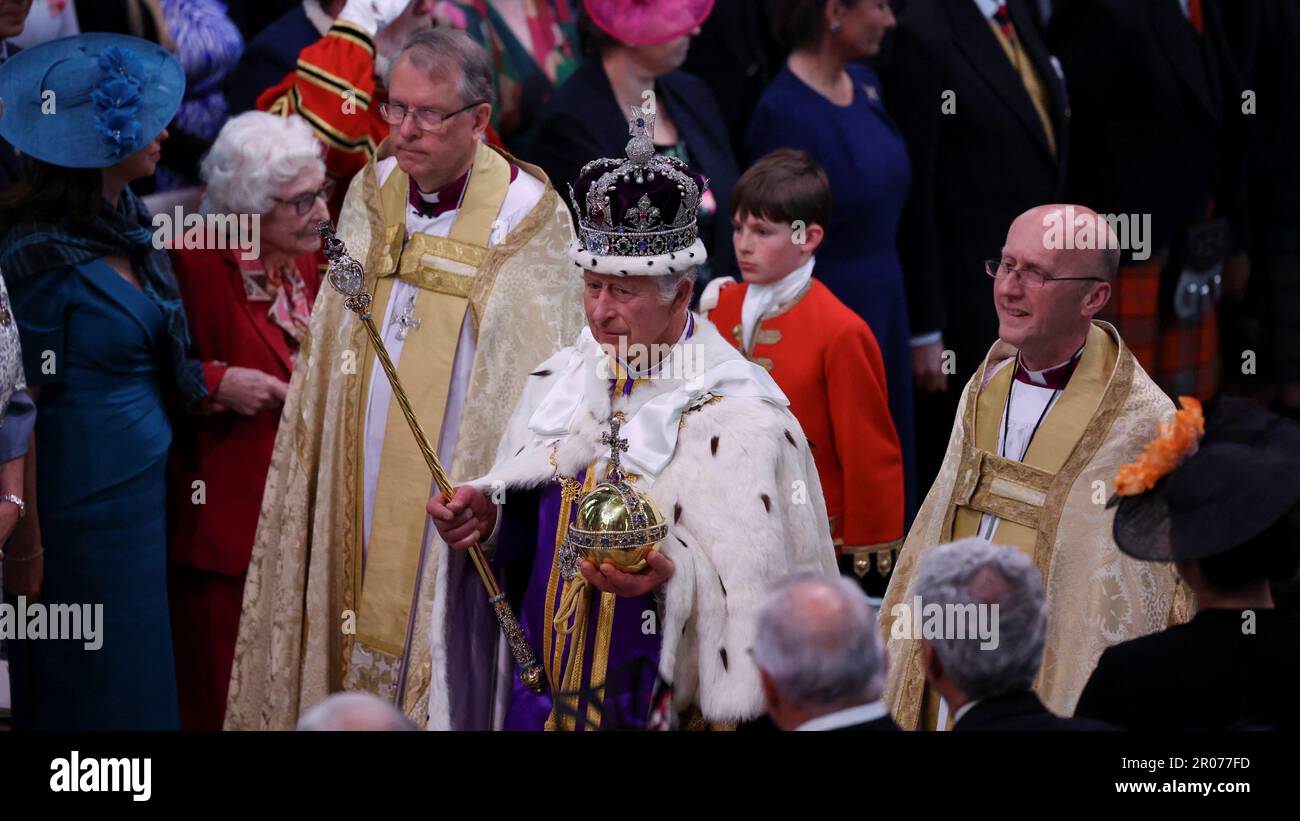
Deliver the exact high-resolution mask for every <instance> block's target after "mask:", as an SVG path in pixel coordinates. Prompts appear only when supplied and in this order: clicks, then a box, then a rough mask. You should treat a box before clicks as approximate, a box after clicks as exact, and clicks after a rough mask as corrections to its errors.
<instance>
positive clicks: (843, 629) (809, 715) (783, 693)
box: [750, 574, 898, 731]
mask: <svg viewBox="0 0 1300 821" xmlns="http://www.w3.org/2000/svg"><path fill="white" fill-rule="evenodd" d="M750 655H751V656H752V657H753V659H754V664H755V666H757V667H758V677H759V680H760V681H761V683H762V685H763V696H764V699H765V700H766V702H767V717H768V718H769V719H770V720H771V722H772V723H773V724H775V725H776V726H777V727H779V728H780V729H782V730H845V731H894V730H897V729H898V725H897V724H895V723H894V720H893V718H891V717H890V715H889V711H888V710H887V709H886V708H885V704H884V702H883V701H882V700H881V695H882V694H883V692H884V688H885V651H884V647H883V645H882V643H881V641H880V636H879V635H878V634H877V632H876V612H875V609H874V608H873V607H872V606H871V605H870V603H868V601H867V597H866V594H864V593H863V592H862V589H861V588H860V587H858V585H857V584H856V583H854V582H852V581H849V580H848V579H844V578H840V577H834V576H831V577H827V576H821V575H811V574H808V575H799V576H795V577H793V578H791V579H788V580H787V581H786V582H785V583H783V584H782V585H780V586H778V587H777V589H776V590H774V591H773V592H772V593H771V594H769V596H768V599H767V602H766V603H764V605H763V608H762V610H760V611H759V614H758V628H757V632H756V633H755V636H754V646H753V648H752V649H751V650H750Z"/></svg>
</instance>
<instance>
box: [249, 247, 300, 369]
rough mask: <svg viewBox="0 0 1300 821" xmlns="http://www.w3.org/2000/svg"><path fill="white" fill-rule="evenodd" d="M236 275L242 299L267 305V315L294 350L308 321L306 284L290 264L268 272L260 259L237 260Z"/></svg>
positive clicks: (291, 263) (295, 267) (295, 268)
mask: <svg viewBox="0 0 1300 821" xmlns="http://www.w3.org/2000/svg"><path fill="white" fill-rule="evenodd" d="M238 262H239V275H240V276H241V277H242V278H243V280H244V296H245V297H246V298H247V299H248V301H249V302H269V303H271V308H270V310H269V311H267V316H269V317H270V318H271V321H272V322H274V323H275V324H276V325H278V326H279V327H280V329H281V330H282V331H284V333H285V335H286V336H287V337H289V340H290V342H289V344H290V346H291V347H293V348H294V349H295V350H296V349H297V348H298V345H299V344H301V343H302V337H303V334H305V333H307V325H308V323H309V322H310V321H311V306H310V305H308V304H307V285H306V283H304V282H303V280H302V274H300V273H298V268H297V266H295V265H294V264H293V262H286V263H284V264H282V265H277V266H275V267H274V268H272V269H270V270H267V268H266V266H265V265H264V264H263V262H262V261H261V260H260V259H250V260H244V259H242V258H239V259H238Z"/></svg>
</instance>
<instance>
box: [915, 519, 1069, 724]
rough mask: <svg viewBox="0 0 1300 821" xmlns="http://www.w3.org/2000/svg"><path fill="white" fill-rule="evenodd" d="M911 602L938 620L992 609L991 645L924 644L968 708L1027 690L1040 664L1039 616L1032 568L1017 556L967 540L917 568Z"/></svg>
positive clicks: (949, 639)
mask: <svg viewBox="0 0 1300 821" xmlns="http://www.w3.org/2000/svg"><path fill="white" fill-rule="evenodd" d="M914 595H916V596H919V597H920V598H921V602H922V603H923V606H925V607H929V606H930V605H931V604H936V605H939V606H940V607H942V608H943V609H944V611H945V612H947V611H948V610H949V608H950V607H952V608H962V607H966V606H968V605H976V606H978V605H994V604H996V605H997V607H998V609H997V615H996V618H997V620H998V621H997V629H998V641H997V645H996V646H995V647H985V646H982V645H983V644H984V642H983V640H982V639H980V638H979V637H978V636H972V635H966V636H965V637H963V638H956V637H955V636H945V637H943V638H937V639H928V641H929V642H930V645H931V646H932V647H933V648H934V651H935V653H937V654H938V656H939V661H941V662H943V669H944V672H945V673H946V674H947V675H948V677H949V678H951V679H952V680H953V682H954V683H955V684H956V685H957V686H958V687H959V688H961V691H962V692H963V693H965V694H966V696H967V697H968V698H970V699H972V700H976V699H982V698H990V697H992V696H996V695H1001V694H1003V693H1010V692H1014V691H1016V690H1027V689H1029V687H1030V686H1032V685H1033V683H1034V677H1035V676H1036V675H1038V667H1039V665H1041V664H1042V662H1043V646H1044V643H1045V641H1046V632H1047V616H1046V613H1045V612H1044V610H1043V580H1042V577H1041V574H1039V572H1038V568H1037V567H1035V566H1034V563H1033V562H1032V561H1030V559H1029V557H1027V556H1025V555H1024V554H1023V553H1021V552H1020V551H1019V550H1016V549H1015V548H1013V547H1002V546H1000V545H995V544H990V543H988V542H986V541H984V540H983V539H981V538H979V537H976V536H971V537H968V538H965V539H958V540H957V541H955V542H951V543H950V544H946V545H942V546H941V547H937V548H935V549H934V550H931V551H930V552H929V553H928V554H927V555H926V556H925V558H923V559H922V560H921V567H920V571H919V573H918V574H917V579H916V587H915V588H914Z"/></svg>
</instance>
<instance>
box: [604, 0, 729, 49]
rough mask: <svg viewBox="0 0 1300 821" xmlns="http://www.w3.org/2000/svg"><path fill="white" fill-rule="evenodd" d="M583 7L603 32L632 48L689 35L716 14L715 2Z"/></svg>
mask: <svg viewBox="0 0 1300 821" xmlns="http://www.w3.org/2000/svg"><path fill="white" fill-rule="evenodd" d="M583 5H584V6H586V9H587V14H589V15H591V21H592V22H593V23H595V24H596V26H597V27H599V28H600V30H601V31H603V32H605V33H606V34H608V35H609V36H610V37H613V38H614V39H615V40H619V41H620V42H623V43H627V44H629V45H633V46H652V45H655V44H656V43H666V42H668V41H669V40H671V39H673V38H674V37H681V36H682V35H683V34H689V33H690V32H691V31H693V30H694V29H695V28H696V27H697V26H699V25H700V24H701V23H703V22H704V21H705V20H707V19H708V17H709V12H711V11H713V0H583Z"/></svg>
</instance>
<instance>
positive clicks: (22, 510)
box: [0, 493, 27, 519]
mask: <svg viewBox="0 0 1300 821" xmlns="http://www.w3.org/2000/svg"><path fill="white" fill-rule="evenodd" d="M0 502H13V503H14V504H15V505H17V506H18V518H19V519H21V518H22V517H24V516H26V515H27V505H26V504H25V503H24V502H23V500H22V499H19V498H18V497H17V496H15V495H13V494H12V493H6V494H4V495H3V496H0Z"/></svg>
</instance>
